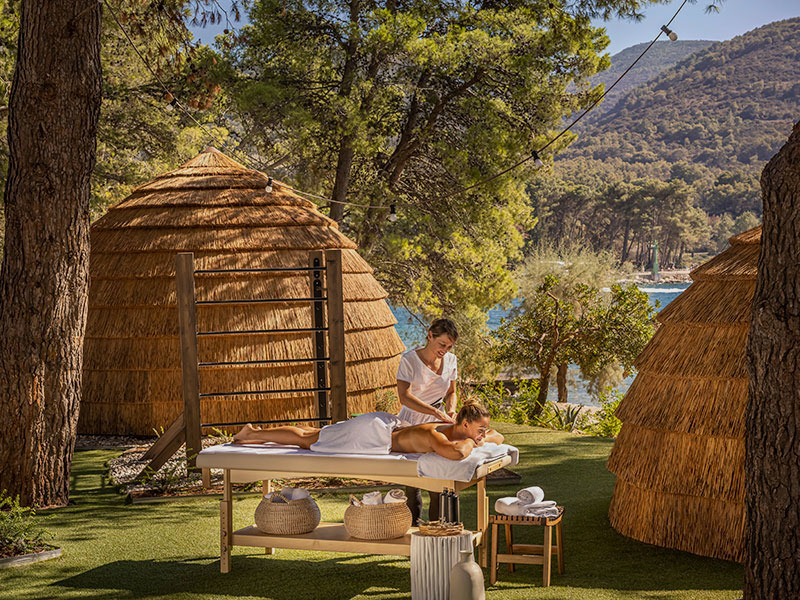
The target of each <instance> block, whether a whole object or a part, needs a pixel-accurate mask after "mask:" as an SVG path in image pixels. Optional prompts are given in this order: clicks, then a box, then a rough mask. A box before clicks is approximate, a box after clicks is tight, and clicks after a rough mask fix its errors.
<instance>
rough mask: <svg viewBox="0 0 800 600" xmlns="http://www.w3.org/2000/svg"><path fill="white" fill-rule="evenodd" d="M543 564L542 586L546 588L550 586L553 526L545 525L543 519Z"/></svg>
mask: <svg viewBox="0 0 800 600" xmlns="http://www.w3.org/2000/svg"><path fill="white" fill-rule="evenodd" d="M543 546H544V548H543V552H542V554H543V555H544V562H543V563H542V586H543V587H548V586H549V585H550V565H551V564H552V562H553V526H552V525H548V524H547V519H545V524H544V544H543Z"/></svg>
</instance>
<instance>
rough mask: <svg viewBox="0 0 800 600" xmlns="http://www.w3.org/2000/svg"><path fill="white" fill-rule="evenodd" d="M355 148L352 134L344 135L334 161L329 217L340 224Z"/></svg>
mask: <svg viewBox="0 0 800 600" xmlns="http://www.w3.org/2000/svg"><path fill="white" fill-rule="evenodd" d="M355 155H356V150H355V148H354V147H353V136H352V135H345V136H344V137H343V138H342V143H341V146H340V147H339V158H338V159H337V163H336V179H335V180H334V182H333V194H332V195H331V200H332V202H331V203H330V213H329V214H330V217H331V219H333V220H334V221H336V222H337V223H339V224H341V222H342V219H343V218H344V202H345V201H346V198H347V190H348V188H349V187H350V170H351V168H352V167H353V158H354V157H355Z"/></svg>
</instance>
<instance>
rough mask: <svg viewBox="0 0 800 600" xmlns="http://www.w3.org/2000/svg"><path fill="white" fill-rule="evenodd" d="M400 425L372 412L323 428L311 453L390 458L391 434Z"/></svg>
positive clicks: (394, 417)
mask: <svg viewBox="0 0 800 600" xmlns="http://www.w3.org/2000/svg"><path fill="white" fill-rule="evenodd" d="M402 424H403V421H402V420H401V419H399V418H398V417H397V415H393V414H391V413H387V412H371V413H365V414H363V415H359V416H357V417H355V418H354V419H348V420H347V421H339V422H338V423H334V424H333V425H326V426H325V427H323V428H322V430H321V431H320V432H319V439H318V440H317V442H315V443H314V444H311V450H313V451H314V452H327V453H330V454H389V452H391V449H392V432H393V431H394V430H395V429H397V428H398V427H400V426H401V425H402Z"/></svg>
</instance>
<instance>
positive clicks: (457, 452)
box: [431, 430, 475, 460]
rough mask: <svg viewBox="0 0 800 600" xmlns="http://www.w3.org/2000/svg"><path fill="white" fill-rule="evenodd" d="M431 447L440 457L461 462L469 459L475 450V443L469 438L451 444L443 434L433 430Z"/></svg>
mask: <svg viewBox="0 0 800 600" xmlns="http://www.w3.org/2000/svg"><path fill="white" fill-rule="evenodd" d="M431 436H432V439H431V447H432V448H433V451H434V452H436V454H438V455H439V456H444V457H445V458H449V459H450V460H461V459H462V458H467V457H468V456H469V455H470V453H471V452H472V450H473V449H474V448H475V442H474V441H472V439H470V438H467V439H465V440H459V441H457V442H451V441H450V440H448V439H447V436H446V435H444V434H443V433H441V432H439V431H436V430H431Z"/></svg>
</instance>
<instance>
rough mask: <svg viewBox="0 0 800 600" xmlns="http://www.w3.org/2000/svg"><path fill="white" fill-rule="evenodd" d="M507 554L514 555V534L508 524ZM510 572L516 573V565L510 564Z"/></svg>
mask: <svg viewBox="0 0 800 600" xmlns="http://www.w3.org/2000/svg"><path fill="white" fill-rule="evenodd" d="M506 552H508V553H509V554H514V533H513V530H512V529H511V525H510V524H508V523H506ZM508 572H509V573H513V572H514V563H513V562H510V563H508Z"/></svg>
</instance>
